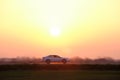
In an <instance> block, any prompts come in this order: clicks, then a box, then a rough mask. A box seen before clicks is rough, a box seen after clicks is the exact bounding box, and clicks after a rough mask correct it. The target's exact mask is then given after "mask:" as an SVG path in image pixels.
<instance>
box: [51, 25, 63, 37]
mask: <svg viewBox="0 0 120 80" xmlns="http://www.w3.org/2000/svg"><path fill="white" fill-rule="evenodd" d="M50 34H51V35H52V36H59V35H60V34H61V30H60V29H59V28H58V27H53V28H51V29H50Z"/></svg>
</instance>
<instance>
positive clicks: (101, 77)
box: [0, 64, 120, 80]
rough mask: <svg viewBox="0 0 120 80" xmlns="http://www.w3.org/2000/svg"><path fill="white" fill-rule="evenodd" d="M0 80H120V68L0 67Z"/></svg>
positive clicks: (81, 66)
mask: <svg viewBox="0 0 120 80" xmlns="http://www.w3.org/2000/svg"><path fill="white" fill-rule="evenodd" d="M0 80H120V66H119V65H75V64H66V65H62V64H60V65H59V64H52V65H45V64H44V65H39V64H32V65H27V64H22V65H0Z"/></svg>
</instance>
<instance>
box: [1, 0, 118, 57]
mask: <svg viewBox="0 0 120 80" xmlns="http://www.w3.org/2000/svg"><path fill="white" fill-rule="evenodd" d="M119 4H120V0H0V57H17V56H28V57H42V56H45V55H49V54H58V55H61V56H66V57H67V56H68V57H74V56H80V57H83V58H84V57H89V58H97V57H112V58H117V59H118V58H120V5H119Z"/></svg>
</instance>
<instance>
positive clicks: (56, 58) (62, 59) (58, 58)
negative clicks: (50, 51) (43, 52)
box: [42, 55, 69, 64]
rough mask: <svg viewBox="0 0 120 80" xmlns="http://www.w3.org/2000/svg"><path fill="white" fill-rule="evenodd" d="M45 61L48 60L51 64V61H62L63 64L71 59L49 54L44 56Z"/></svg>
mask: <svg viewBox="0 0 120 80" xmlns="http://www.w3.org/2000/svg"><path fill="white" fill-rule="evenodd" d="M42 61H43V62H46V63H47V64H50V63H51V62H62V63H63V64H66V63H67V62H68V61H69V59H68V58H63V57H60V56H58V55H48V56H45V57H43V58H42Z"/></svg>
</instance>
